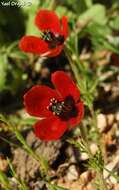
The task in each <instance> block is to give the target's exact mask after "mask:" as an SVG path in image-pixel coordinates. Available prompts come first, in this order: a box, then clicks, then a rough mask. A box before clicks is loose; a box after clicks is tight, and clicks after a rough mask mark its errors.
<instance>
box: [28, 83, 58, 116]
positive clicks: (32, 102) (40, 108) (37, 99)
mask: <svg viewBox="0 0 119 190" xmlns="http://www.w3.org/2000/svg"><path fill="white" fill-rule="evenodd" d="M51 98H56V99H58V98H59V96H58V94H57V92H56V91H55V90H53V89H51V88H49V87H47V86H38V85H36V86H34V87H32V88H31V89H30V90H29V91H28V92H27V93H26V94H25V95H24V105H25V108H26V111H27V112H28V113H29V114H30V115H33V116H37V117H47V116H53V113H52V112H51V111H49V110H48V109H47V106H49V103H50V99H51Z"/></svg>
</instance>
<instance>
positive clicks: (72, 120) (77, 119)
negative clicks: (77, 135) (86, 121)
mask: <svg viewBox="0 0 119 190" xmlns="http://www.w3.org/2000/svg"><path fill="white" fill-rule="evenodd" d="M76 109H77V116H75V117H72V118H70V119H69V130H70V129H72V128H74V127H75V126H76V125H78V124H79V123H80V121H81V120H82V118H83V116H84V104H83V102H80V103H78V104H76Z"/></svg>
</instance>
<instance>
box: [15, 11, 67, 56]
mask: <svg viewBox="0 0 119 190" xmlns="http://www.w3.org/2000/svg"><path fill="white" fill-rule="evenodd" d="M61 24H62V25H61ZM61 24H60V20H59V18H58V16H57V15H56V14H55V12H54V11H50V10H45V9H43V10H40V11H39V12H38V13H37V15H36V17H35V25H36V26H37V27H38V28H39V29H40V31H41V32H42V37H41V38H40V37H36V36H24V37H23V38H22V39H21V40H20V43H19V47H20V49H21V50H22V51H24V52H27V53H34V54H40V55H42V56H48V57H54V56H57V55H58V54H60V52H61V51H62V49H63V45H64V41H65V39H66V38H67V36H68V21H67V17H65V16H63V17H62V22H61Z"/></svg>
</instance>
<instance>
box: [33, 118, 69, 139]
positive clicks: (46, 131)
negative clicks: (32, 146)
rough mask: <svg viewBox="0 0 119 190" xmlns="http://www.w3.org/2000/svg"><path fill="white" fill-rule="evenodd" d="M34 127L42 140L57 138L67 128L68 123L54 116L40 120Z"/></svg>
mask: <svg viewBox="0 0 119 190" xmlns="http://www.w3.org/2000/svg"><path fill="white" fill-rule="evenodd" d="M34 128H35V134H36V136H37V137H38V138H40V139H41V140H46V141H50V140H57V139H59V138H60V137H61V136H62V135H63V134H64V133H65V131H66V130H67V123H66V122H63V121H61V120H60V119H58V117H55V116H54V117H51V118H47V119H43V120H41V121H38V122H37V123H36V124H35V125H34Z"/></svg>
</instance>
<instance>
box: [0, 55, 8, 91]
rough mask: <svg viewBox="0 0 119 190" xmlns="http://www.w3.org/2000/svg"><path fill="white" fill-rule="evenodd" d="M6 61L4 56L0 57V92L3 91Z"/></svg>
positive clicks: (6, 67)
mask: <svg viewBox="0 0 119 190" xmlns="http://www.w3.org/2000/svg"><path fill="white" fill-rule="evenodd" d="M7 64H8V60H7V56H6V55H5V54H3V55H0V73H1V74H0V92H1V91H3V90H4V89H5V83H6V77H7V69H8V66H7Z"/></svg>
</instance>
